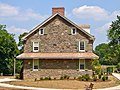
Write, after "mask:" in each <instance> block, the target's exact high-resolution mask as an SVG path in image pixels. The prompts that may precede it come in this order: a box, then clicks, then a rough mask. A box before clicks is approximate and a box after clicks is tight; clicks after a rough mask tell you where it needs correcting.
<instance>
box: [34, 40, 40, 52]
mask: <svg viewBox="0 0 120 90" xmlns="http://www.w3.org/2000/svg"><path fill="white" fill-rule="evenodd" d="M38 51H39V42H33V52H38Z"/></svg>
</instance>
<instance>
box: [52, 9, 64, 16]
mask: <svg viewBox="0 0 120 90" xmlns="http://www.w3.org/2000/svg"><path fill="white" fill-rule="evenodd" d="M64 10H65V9H64V7H57V8H52V15H54V14H56V13H59V14H61V15H63V16H64Z"/></svg>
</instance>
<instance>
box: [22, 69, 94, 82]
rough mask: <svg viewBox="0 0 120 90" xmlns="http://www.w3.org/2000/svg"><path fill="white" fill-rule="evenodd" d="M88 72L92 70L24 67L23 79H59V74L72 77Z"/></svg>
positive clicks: (90, 73)
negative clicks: (34, 69) (35, 69)
mask: <svg viewBox="0 0 120 90" xmlns="http://www.w3.org/2000/svg"><path fill="white" fill-rule="evenodd" d="M84 74H89V75H92V71H79V70H76V69H40V70H39V71H32V70H30V69H24V72H23V75H24V76H23V77H24V79H25V80H28V79H29V80H31V79H33V80H34V79H35V78H38V79H40V77H49V76H50V77H51V78H57V79H60V77H61V76H64V75H68V76H70V77H72V78H74V77H78V76H80V75H84Z"/></svg>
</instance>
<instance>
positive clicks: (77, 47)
mask: <svg viewBox="0 0 120 90" xmlns="http://www.w3.org/2000/svg"><path fill="white" fill-rule="evenodd" d="M76 51H77V52H79V41H78V42H76Z"/></svg>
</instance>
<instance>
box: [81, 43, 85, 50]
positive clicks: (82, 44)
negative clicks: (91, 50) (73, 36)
mask: <svg viewBox="0 0 120 90" xmlns="http://www.w3.org/2000/svg"><path fill="white" fill-rule="evenodd" d="M80 50H84V42H80Z"/></svg>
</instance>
